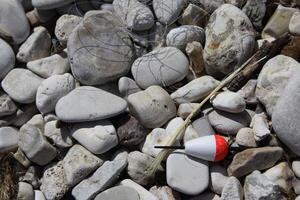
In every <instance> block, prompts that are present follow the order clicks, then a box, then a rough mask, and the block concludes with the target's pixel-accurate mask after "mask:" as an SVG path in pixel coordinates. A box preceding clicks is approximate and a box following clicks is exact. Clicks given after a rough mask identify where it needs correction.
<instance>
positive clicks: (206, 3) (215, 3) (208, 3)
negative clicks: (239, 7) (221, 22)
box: [192, 0, 224, 13]
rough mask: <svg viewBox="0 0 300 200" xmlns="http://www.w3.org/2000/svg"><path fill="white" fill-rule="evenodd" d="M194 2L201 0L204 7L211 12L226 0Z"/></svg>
mask: <svg viewBox="0 0 300 200" xmlns="http://www.w3.org/2000/svg"><path fill="white" fill-rule="evenodd" d="M192 2H199V3H200V5H202V7H203V8H204V9H205V10H206V11H208V12H209V13H213V12H214V11H215V10H216V9H217V8H219V7H220V6H222V5H223V4H224V0H214V1H210V0H193V1H192Z"/></svg>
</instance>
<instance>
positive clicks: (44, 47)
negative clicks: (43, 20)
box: [17, 26, 51, 63]
mask: <svg viewBox="0 0 300 200" xmlns="http://www.w3.org/2000/svg"><path fill="white" fill-rule="evenodd" d="M50 47H51V36H50V34H49V33H48V31H47V29H46V28H44V27H42V26H39V27H36V28H34V29H33V33H32V34H31V35H30V36H29V37H28V38H27V39H26V41H25V42H24V43H23V44H22V45H21V46H20V48H19V52H18V54H17V59H18V61H20V62H24V63H27V62H29V61H33V60H37V59H40V58H44V57H47V56H49V55H50Z"/></svg>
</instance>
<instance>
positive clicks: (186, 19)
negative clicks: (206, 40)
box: [179, 2, 209, 28]
mask: <svg viewBox="0 0 300 200" xmlns="http://www.w3.org/2000/svg"><path fill="white" fill-rule="evenodd" d="M208 19H209V13H208V12H207V11H206V10H204V9H202V8H201V7H199V6H196V5H194V4H193V2H191V3H190V4H189V5H188V6H187V7H186V8H185V9H184V11H183V13H182V15H181V18H180V21H179V22H180V23H181V24H183V25H196V26H200V27H202V28H204V27H205V25H206V23H207V21H208Z"/></svg>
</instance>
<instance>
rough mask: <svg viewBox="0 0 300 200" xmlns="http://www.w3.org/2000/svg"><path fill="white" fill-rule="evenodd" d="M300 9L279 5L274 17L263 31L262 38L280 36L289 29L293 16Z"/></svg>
mask: <svg viewBox="0 0 300 200" xmlns="http://www.w3.org/2000/svg"><path fill="white" fill-rule="evenodd" d="M298 11H299V10H298V9H295V8H289V7H284V6H282V5H278V6H277V9H276V10H275V12H274V14H273V15H272V17H271V18H270V19H269V21H268V23H267V24H266V26H265V28H264V29H263V31H262V34H261V35H262V38H268V37H273V38H278V37H280V36H281V35H282V34H284V33H286V32H288V31H289V23H290V20H291V17H292V16H293V14H294V13H295V12H298Z"/></svg>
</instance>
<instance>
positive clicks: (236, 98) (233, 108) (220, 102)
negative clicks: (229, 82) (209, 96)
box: [212, 91, 246, 113]
mask: <svg viewBox="0 0 300 200" xmlns="http://www.w3.org/2000/svg"><path fill="white" fill-rule="evenodd" d="M212 105H213V107H214V108H216V109H218V110H222V111H226V112H230V113H241V112H243V111H244V110H245V109H246V102H245V100H244V99H243V97H242V96H241V95H240V94H238V93H235V92H231V91H226V92H221V93H219V94H217V95H216V96H215V97H214V98H213V100H212Z"/></svg>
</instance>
